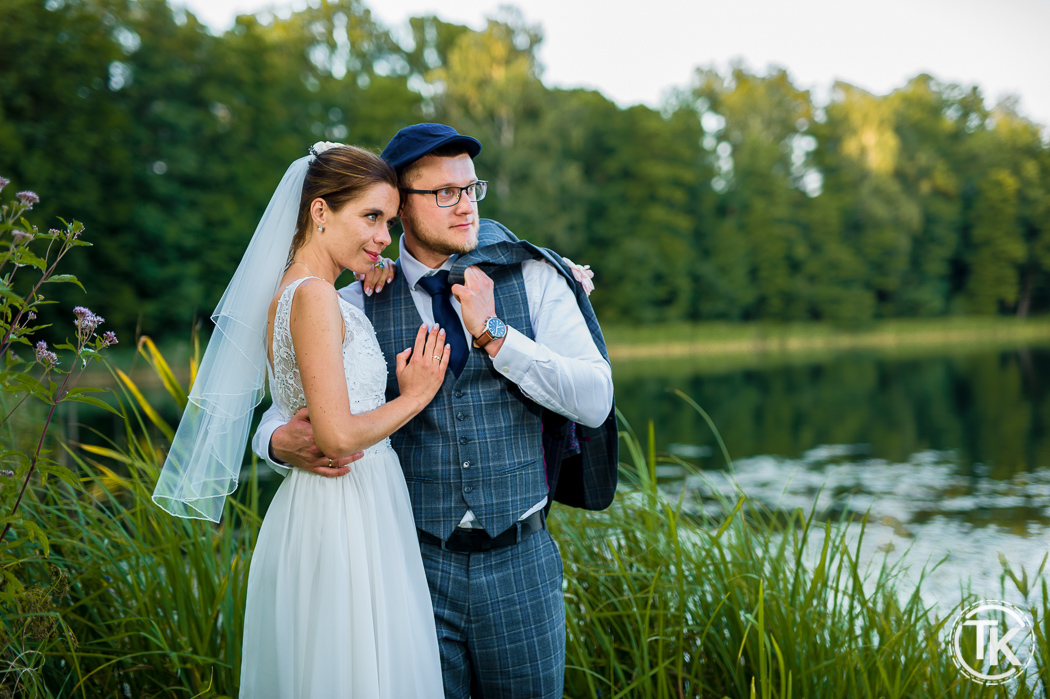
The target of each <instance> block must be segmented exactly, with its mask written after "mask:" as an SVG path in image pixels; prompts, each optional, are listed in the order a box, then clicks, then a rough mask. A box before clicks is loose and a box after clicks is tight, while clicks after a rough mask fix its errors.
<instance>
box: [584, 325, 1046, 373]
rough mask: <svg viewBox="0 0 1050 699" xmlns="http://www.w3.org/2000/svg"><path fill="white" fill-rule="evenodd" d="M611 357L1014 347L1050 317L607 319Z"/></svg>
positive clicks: (1036, 337)
mask: <svg viewBox="0 0 1050 699" xmlns="http://www.w3.org/2000/svg"><path fill="white" fill-rule="evenodd" d="M603 330H604V332H605V340H606V343H607V344H608V346H609V356H610V358H611V359H612V360H613V362H616V363H618V364H623V365H628V366H629V365H630V364H632V363H635V362H640V361H648V360H682V359H688V360H693V361H695V362H697V363H700V364H707V363H712V364H722V363H724V362H725V361H726V360H727V359H734V358H735V359H737V360H739V361H742V362H743V363H751V362H761V361H769V360H774V361H775V360H778V359H795V358H805V359H809V358H813V357H814V356H819V355H822V354H829V355H830V354H835V353H838V352H848V351H858V350H860V351H873V352H876V353H879V354H886V355H919V354H927V353H930V352H936V353H939V354H940V353H945V352H952V351H972V350H979V349H994V348H1002V349H1014V348H1021V347H1027V346H1038V345H1050V317H1043V316H1040V317H1033V318H1027V319H1024V320H1021V319H1018V318H1013V317H1000V316H989V317H969V316H962V317H947V318H907V319H893V320H884V321H877V322H874V323H868V324H865V325H863V326H861V327H857V328H848V327H842V326H839V325H834V324H831V323H821V322H799V323H766V322H759V323H728V322H726V323H667V324H660V325H633V326H620V325H616V324H615V323H610V324H603Z"/></svg>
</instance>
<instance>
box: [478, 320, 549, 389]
mask: <svg viewBox="0 0 1050 699" xmlns="http://www.w3.org/2000/svg"><path fill="white" fill-rule="evenodd" d="M482 351H484V350H482ZM535 358H536V342H535V341H534V340H530V339H529V338H528V337H526V336H525V335H523V334H521V333H520V332H518V331H517V330H515V329H514V328H512V327H510V326H508V327H507V334H506V336H504V338H503V346H502V347H500V348H499V352H497V353H496V356H495V357H493V358H492V365H493V366H495V367H496V371H498V372H499V373H500V374H502V375H503V376H505V377H506V378H507V379H508V380H510V381H512V382H514V383H516V384H519V383H521V382H522V380H523V379H524V378H525V372H527V371H528V370H529V367H530V366H532V362H533V361H534V360H535Z"/></svg>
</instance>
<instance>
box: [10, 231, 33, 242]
mask: <svg viewBox="0 0 1050 699" xmlns="http://www.w3.org/2000/svg"><path fill="white" fill-rule="evenodd" d="M11 239H12V240H13V241H14V244H15V245H21V244H22V243H23V242H25V241H26V239H29V240H32V239H33V236H31V235H29V234H28V233H26V232H25V231H20V230H18V229H17V228H16V229H15V230H13V231H11Z"/></svg>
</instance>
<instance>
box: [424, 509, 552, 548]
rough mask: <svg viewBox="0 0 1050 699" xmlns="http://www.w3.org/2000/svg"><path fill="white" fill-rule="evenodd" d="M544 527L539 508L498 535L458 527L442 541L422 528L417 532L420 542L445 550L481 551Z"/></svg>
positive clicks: (524, 537) (513, 542) (504, 544)
mask: <svg viewBox="0 0 1050 699" xmlns="http://www.w3.org/2000/svg"><path fill="white" fill-rule="evenodd" d="M543 528H544V521H543V510H538V511H536V512H533V513H532V514H531V515H529V516H528V517H526V518H525V519H522V520H518V521H517V522H515V523H514V526H512V527H510V528H509V529H506V530H505V531H503V532H501V533H499V534H497V535H496V536H489V535H488V532H486V531H485V530H484V529H467V528H465V527H456V531H455V532H453V533H452V536H450V537H449V538H447V539H445V540H444V541H442V540H441V539H439V538H437V537H436V536H434V535H433V534H428V533H427V532H425V531H423V530H422V529H417V530H416V532H417V533H418V534H419V541H420V543H423V544H430V545H431V546H439V547H441V549H442V550H443V551H451V552H452V553H481V552H483V551H492V550H493V549H501V548H503V547H505V546H513V545H514V544H518V543H521V542H522V541H525V539H527V538H529V537H530V536H532V535H533V534H535V533H536V532H538V531H540V530H541V529H543Z"/></svg>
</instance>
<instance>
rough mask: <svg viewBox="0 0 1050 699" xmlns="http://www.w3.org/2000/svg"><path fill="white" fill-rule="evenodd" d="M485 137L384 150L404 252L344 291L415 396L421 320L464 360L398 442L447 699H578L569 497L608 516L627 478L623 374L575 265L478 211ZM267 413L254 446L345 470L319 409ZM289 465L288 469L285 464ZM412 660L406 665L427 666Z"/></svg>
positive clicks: (425, 138) (410, 135)
mask: <svg viewBox="0 0 1050 699" xmlns="http://www.w3.org/2000/svg"><path fill="white" fill-rule="evenodd" d="M480 151H481V144H480V143H479V142H478V141H476V140H475V139H473V138H471V137H469V136H465V135H461V134H459V133H457V132H456V131H455V130H454V129H452V128H451V127H448V126H444V125H441V124H416V125H414V126H410V127H407V128H405V129H402V130H401V131H399V132H398V133H397V135H395V136H394V138H393V139H391V141H390V143H389V144H388V145H387V147H386V149H385V150H384V151H383V154H382V157H383V158H384V159H385V160H386V161H387V162H389V163H390V164H391V165H392V166H393V167H394V168H395V169H396V170H397V171H398V175H399V178H400V182H401V189H402V199H401V207H402V208H401V212H400V215H401V222H402V225H403V227H404V235H403V236H402V238H401V257H400V259H399V260H398V274H397V275H396V277H395V278H394V280H393V282H391V283H390V284H389V285H388V288H387V290H386V291H384V292H382V293H378V294H370V295H368V296H365V295H364V293H363V292H362V288H361V285H360V283H355V284H352V285H351V286H349V287H347V288H345V289H343V290H341V291H340V294H341V295H342V296H343V297H344V298H345V299H346V300H348V301H350V302H351V303H354V304H355V305H357V306H358V307H360V308H363V309H364V310H365V312H366V313H367V314H368V316H369V318H370V319H371V320H372V323H373V325H374V326H375V329H376V334H377V337H378V339H379V343H380V346H381V347H382V349H383V352H384V354H385V355H386V358H387V365H388V367H389V368H390V369H389V377H388V384H387V398H388V399H390V398H393V397H395V396H396V395H397V393H398V384H397V379H396V376H395V373H394V368H395V367H396V362H395V360H394V357H395V355H396V354H397V352H399V351H401V350H402V349H404V348H405V347H408V346H411V344H412V340H413V339H414V337H415V334H416V331H417V330H418V328H419V324H420V321H421V320H422V322H424V323H426V324H427V325H431V324H433V323H434V322H439V323H440V324H441V325H442V327H444V328H445V329H446V330H447V338H448V342H449V344H450V345H452V357H451V360H450V362H449V372H448V374H447V375H446V378H445V383H444V386H443V387H442V389H441V391H440V392H439V393H438V394H437V396H436V397H435V399H434V401H433V402H432V403H431V404H430V405H429V406H428V407H427V408H426V409H424V410H423V412H421V413H420V414H419V415H418V416H417V417H416V418H414V419H413V420H412V421H411V422H409V423H408V424H407V425H406V426H405V427H403V428H402V429H401V430H399V431H398V432H396V433H395V434H394V435H392V436H391V442H392V443H393V447H394V449H395V450H396V451H397V453H398V456H399V457H400V460H401V465H402V468H403V470H404V474H405V480H406V482H407V485H408V490H409V493H410V495H411V499H412V508H413V512H414V514H415V520H416V527H417V529H418V534H419V540H420V549H421V553H422V558H423V564H424V568H425V570H426V575H427V580H428V583H429V586H430V592H431V597H432V601H433V604H434V614H435V621H436V625H437V633H438V642H439V648H440V651H441V664H442V673H443V681H444V690H445V696H446V697H452V698H457V699H458V698H463V699H466V698H467V697H470V696H472V697H474V698H475V699H477V698H478V697H523V698H524V697H528V698H530V699H531V698H535V697H561V695H562V685H563V679H564V665H565V609H564V603H563V598H562V565H561V557H560V555H559V553H558V549H557V546H556V545H555V544H554V541H553V540H552V539H551V537H550V535H549V534H548V533H547V531H546V525H545V515H546V513H547V511H548V510H549V508H550V504H551V499H552V498H553V499H557V500H559V501H561V502H565V503H567V504H571V505H574V506H578V507H586V508H589V509H601V508H604V507H606V506H607V505H608V504H609V502H611V500H612V497H613V494H614V492H615V488H616V468H617V452H616V425H615V419H614V417H613V412H614V411H613V410H612V405H613V387H612V374H611V371H610V367H609V362H608V357H607V354H606V351H605V344H604V340H603V339H602V336H601V331H600V330H599V328H598V324H597V321H596V320H595V318H594V313H593V311H592V309H591V307H590V304H589V302H588V301H587V300H586V296H585V295H584V294H583V292H582V290H581V288H580V287H579V285H577V284H576V282H575V281H574V279H573V277H572V274H571V270H570V269H569V268H568V267H567V266H566V265H565V263H564V262H563V261H562V260H561V258H560V257H558V256H556V255H554V254H552V253H550V251H547V250H542V249H539V248H536V247H535V246H533V245H531V244H529V243H527V242H525V241H520V240H518V239H517V238H516V237H515V236H514V235H513V234H512V233H511V232H510V231H508V230H507V229H506V228H504V227H503V226H502V225H500V224H498V223H496V222H494V221H490V220H487V219H480V218H479V217H478V204H477V202H478V201H480V200H481V199H482V198H483V197H484V195H485V189H486V186H485V183H483V182H479V181H478V178H477V176H476V174H475V171H474V162H473V159H474V157H475V156H477V155H478V153H479V152H480ZM280 423H281V418H280V417H279V416H276V415H275V414H274V413H273V412H272V411H271V412H270V413H267V415H266V417H264V419H263V422H262V424H261V425H260V427H259V430H258V432H257V433H256V436H255V440H254V442H253V448H254V450H255V452H256V453H257V454H258V455H259V456H260V457H262V458H264V459H268V460H269V461H270V462H271V463H272V464H274V466H275V467H276V468H278V469H282V468H283V466H282V464H281V463H279V462H283V463H284V465H287V464H291V465H292V466H296V467H301V468H308V469H310V470H313V471H315V472H318V473H321V474H322V475H339V474H342V473H345V472H346V471H347V470H348V468H347V467H344V468H342V469H339V468H338V467H339V466H341V465H343V462H344V461H345V459H344V460H342V461H340V462H336V463H335V464H333V466H334V467H336V468H328V467H327V466H326V464H330V463H331V462H330V461H328V460H327V458H325V457H323V456H320V455H319V452H317V450H316V446H315V445H314V444H313V440H312V435H311V433H310V428H309V422H308V421H306V419H305V418H304V417H303V415H302V413H301V414H300V415H297V416H296V418H294V419H293V420H292V421H290V422H288V423H287V424H284V425H281V424H280ZM274 458H275V459H276V460H277V462H278V463H275V461H274ZM411 661H412V659H411V658H405V662H411Z"/></svg>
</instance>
